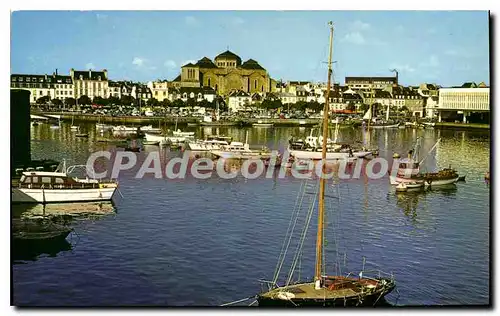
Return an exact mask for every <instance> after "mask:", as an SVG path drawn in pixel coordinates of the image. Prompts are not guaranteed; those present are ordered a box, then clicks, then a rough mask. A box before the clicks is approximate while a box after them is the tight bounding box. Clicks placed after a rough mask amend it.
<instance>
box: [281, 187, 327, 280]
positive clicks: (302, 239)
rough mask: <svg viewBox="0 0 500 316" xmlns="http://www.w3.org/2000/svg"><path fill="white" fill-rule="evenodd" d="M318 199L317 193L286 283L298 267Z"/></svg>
mask: <svg viewBox="0 0 500 316" xmlns="http://www.w3.org/2000/svg"><path fill="white" fill-rule="evenodd" d="M317 192H319V185H318V186H317ZM316 200H317V194H316V196H315V197H314V199H313V201H312V202H311V207H310V209H309V213H308V214H307V220H306V224H305V225H304V229H303V231H302V234H301V237H300V243H299V244H298V245H297V250H296V251H295V256H294V260H293V263H292V266H291V267H290V273H289V275H288V279H287V282H286V285H289V284H290V281H291V279H292V276H293V272H294V271H295V267H296V265H297V261H298V260H297V254H298V253H300V251H302V248H303V246H304V241H305V239H306V238H305V237H306V235H307V230H308V229H309V224H310V222H311V218H312V214H313V213H314V209H315V206H316Z"/></svg>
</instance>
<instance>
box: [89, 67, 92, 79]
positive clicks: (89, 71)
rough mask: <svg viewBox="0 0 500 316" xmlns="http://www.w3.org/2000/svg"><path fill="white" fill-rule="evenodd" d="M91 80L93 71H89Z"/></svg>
mask: <svg viewBox="0 0 500 316" xmlns="http://www.w3.org/2000/svg"><path fill="white" fill-rule="evenodd" d="M91 78H92V70H91V69H89V79H91Z"/></svg>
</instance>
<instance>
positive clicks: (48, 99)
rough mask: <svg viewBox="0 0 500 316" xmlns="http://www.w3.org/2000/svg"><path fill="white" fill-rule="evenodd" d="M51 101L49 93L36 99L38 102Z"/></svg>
mask: <svg viewBox="0 0 500 316" xmlns="http://www.w3.org/2000/svg"><path fill="white" fill-rule="evenodd" d="M49 101H50V97H49V96H48V95H44V96H43V97H40V98H38V99H36V104H46V103H48V102H49Z"/></svg>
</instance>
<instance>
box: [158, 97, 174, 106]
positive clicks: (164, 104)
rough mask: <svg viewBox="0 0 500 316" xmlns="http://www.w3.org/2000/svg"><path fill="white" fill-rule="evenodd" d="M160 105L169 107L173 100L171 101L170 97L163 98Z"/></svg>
mask: <svg viewBox="0 0 500 316" xmlns="http://www.w3.org/2000/svg"><path fill="white" fill-rule="evenodd" d="M160 105H161V106H163V107H165V108H167V107H169V106H171V105H172V102H170V100H169V99H163V101H161V103H160Z"/></svg>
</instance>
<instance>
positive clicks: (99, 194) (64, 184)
mask: <svg viewBox="0 0 500 316" xmlns="http://www.w3.org/2000/svg"><path fill="white" fill-rule="evenodd" d="M76 168H85V170H86V166H85V165H75V166H70V167H69V168H68V169H66V162H65V161H63V162H61V165H60V166H59V167H58V169H57V170H56V171H54V172H46V171H26V172H23V173H22V176H21V179H19V182H18V183H17V185H13V186H12V203H43V204H45V203H62V202H90V201H109V200H111V199H112V197H113V194H114V193H115V191H116V190H117V188H118V182H116V181H100V180H97V179H94V178H90V179H89V178H88V177H86V178H85V179H83V178H78V177H75V176H71V173H72V172H73V171H74V170H75V169H76Z"/></svg>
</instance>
